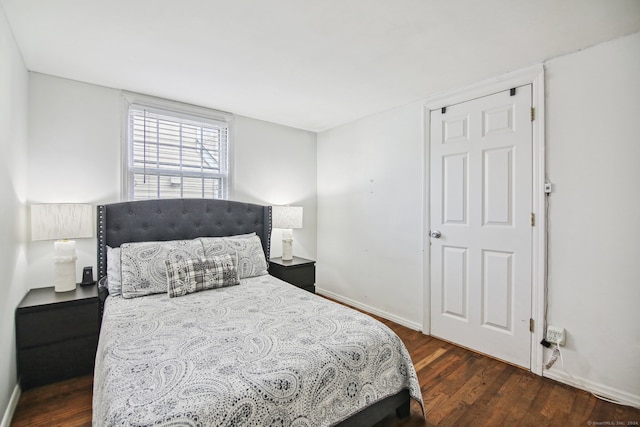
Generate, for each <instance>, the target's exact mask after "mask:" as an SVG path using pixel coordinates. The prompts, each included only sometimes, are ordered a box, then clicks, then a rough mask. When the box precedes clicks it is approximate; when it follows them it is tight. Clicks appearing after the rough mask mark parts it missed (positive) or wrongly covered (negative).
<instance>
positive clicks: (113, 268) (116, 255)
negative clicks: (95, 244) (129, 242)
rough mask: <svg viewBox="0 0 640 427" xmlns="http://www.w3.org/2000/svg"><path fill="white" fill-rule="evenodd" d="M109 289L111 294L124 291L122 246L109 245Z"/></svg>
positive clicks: (118, 293)
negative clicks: (121, 258)
mask: <svg viewBox="0 0 640 427" xmlns="http://www.w3.org/2000/svg"><path fill="white" fill-rule="evenodd" d="M107 289H109V295H113V296H117V295H120V294H121V293H122V272H121V269H120V248H111V247H109V246H107Z"/></svg>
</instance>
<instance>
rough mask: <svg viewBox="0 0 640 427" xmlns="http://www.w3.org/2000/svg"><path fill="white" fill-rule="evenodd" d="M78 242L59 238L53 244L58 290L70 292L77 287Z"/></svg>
mask: <svg viewBox="0 0 640 427" xmlns="http://www.w3.org/2000/svg"><path fill="white" fill-rule="evenodd" d="M76 259H77V257H76V242H74V241H73V240H65V241H62V240H58V241H57V242H55V243H54V244H53V262H54V265H55V280H54V282H53V287H54V289H55V291H56V292H69V291H73V290H75V289H76Z"/></svg>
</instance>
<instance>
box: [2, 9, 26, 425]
mask: <svg viewBox="0 0 640 427" xmlns="http://www.w3.org/2000/svg"><path fill="white" fill-rule="evenodd" d="M28 89H29V86H28V73H27V69H26V67H25V65H24V62H23V60H22V56H21V54H20V51H19V50H18V47H17V45H16V42H15V40H14V39H13V34H12V33H11V30H10V28H9V24H8V23H7V21H6V18H5V15H4V11H3V9H2V8H1V7H0V94H2V95H1V96H0V153H1V154H0V237H1V238H0V272H2V280H1V281H0V419H2V417H3V416H4V414H5V409H6V408H7V405H8V404H9V401H10V398H11V394H12V392H13V390H14V388H15V385H16V380H17V378H16V358H15V332H14V331H15V326H14V313H15V309H16V306H17V305H18V303H19V302H20V300H21V299H22V297H23V296H24V294H25V292H26V289H28V288H27V286H26V284H25V280H24V272H25V270H26V267H25V264H26V254H25V240H26V233H25V231H26V225H25V224H26V209H25V202H26V197H27V179H26V178H27V173H26V160H27V148H26V147H27V133H28V131H27V129H28V128H27V102H28ZM5 421H6V420H5Z"/></svg>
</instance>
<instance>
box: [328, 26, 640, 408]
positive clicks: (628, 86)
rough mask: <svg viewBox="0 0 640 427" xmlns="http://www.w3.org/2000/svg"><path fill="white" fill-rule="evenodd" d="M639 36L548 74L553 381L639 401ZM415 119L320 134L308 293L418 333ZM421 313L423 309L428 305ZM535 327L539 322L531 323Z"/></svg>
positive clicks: (409, 110) (407, 114)
mask: <svg viewBox="0 0 640 427" xmlns="http://www.w3.org/2000/svg"><path fill="white" fill-rule="evenodd" d="M638 52H640V34H635V35H632V36H629V37H625V38H622V39H618V40H615V41H612V42H609V43H604V44H601V45H598V46H595V47H593V48H590V49H586V50H584V51H581V52H578V53H574V54H571V55H567V56H564V57H561V58H557V59H554V60H552V61H549V62H548V63H547V64H546V68H547V72H546V83H545V84H546V90H547V93H546V109H547V110H546V125H547V127H546V145H547V162H548V163H547V170H548V174H549V177H550V179H551V181H553V183H554V184H555V187H554V188H555V192H554V193H553V194H552V195H551V199H550V201H551V208H550V220H549V224H550V235H549V256H550V264H549V311H548V319H549V321H550V322H551V323H552V324H556V325H559V326H562V327H564V328H566V329H567V332H568V338H567V345H566V347H565V348H564V356H565V357H564V359H565V368H566V370H567V372H569V373H570V374H571V375H572V376H574V377H575V378H578V379H579V380H574V379H572V378H571V376H570V375H568V374H565V373H564V372H562V371H561V369H559V367H560V366H559V365H560V364H559V363H558V364H557V365H558V366H556V367H554V368H553V369H552V370H551V372H550V375H554V376H555V377H556V378H558V379H560V380H562V381H565V382H569V383H572V384H574V385H577V386H582V387H584V386H585V385H586V386H590V387H591V388H595V389H597V390H598V391H600V392H603V393H605V394H609V395H610V396H614V397H616V398H620V399H623V400H626V401H627V402H633V403H634V404H636V405H640V309H639V307H638V304H639V302H640V262H639V260H640V244H639V243H638V241H639V240H640V221H639V219H640V196H639V195H640V190H639V186H640V167H638V164H639V159H640V140H639V139H638V135H640V78H639V77H640V55H638ZM421 126H422V116H421V109H420V108H419V106H416V105H409V106H406V107H402V108H399V109H396V110H393V111H390V112H386V113H382V114H379V115H376V116H373V117H369V118H365V119H362V120H358V121H356V122H353V123H350V124H347V125H344V126H341V127H339V128H337V129H333V130H330V131H327V132H323V133H321V134H319V136H318V235H319V236H320V238H319V240H318V286H319V287H320V288H321V289H322V291H324V290H326V291H329V292H328V294H335V295H337V296H339V297H341V298H342V299H350V300H353V302H354V303H355V304H356V305H368V306H370V307H371V308H372V309H373V311H377V312H381V313H386V314H387V317H390V318H393V317H396V318H399V319H400V320H406V323H407V324H410V323H415V324H421V318H420V313H421V310H422V301H423V299H422V293H421V290H422V286H423V279H424V277H423V275H421V271H422V268H423V262H422V256H421V247H420V244H421V241H422V235H421V233H424V232H425V230H424V229H423V228H424V227H422V224H421V218H422V213H423V207H422V203H421V200H422V199H421V198H422V196H423V194H424V186H423V184H422V182H421V181H422V171H423V169H422V157H423V156H422V153H423V151H422V150H423V146H424V141H423V138H422V129H421ZM424 309H425V310H428V308H427V307H425V308H424ZM540 323H541V322H539V323H538V324H540Z"/></svg>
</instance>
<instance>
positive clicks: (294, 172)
mask: <svg viewBox="0 0 640 427" xmlns="http://www.w3.org/2000/svg"><path fill="white" fill-rule="evenodd" d="M234 131H235V140H234V159H235V162H234V168H235V170H234V194H233V197H234V198H235V199H236V200H242V201H246V202H250V203H259V204H266V205H292V206H302V207H303V214H302V215H303V224H302V227H303V228H302V229H299V230H293V238H294V243H293V253H294V255H296V256H301V257H303V258H310V259H314V260H315V259H316V211H317V201H316V187H317V186H316V179H317V172H316V134H315V132H308V131H305V130H300V129H294V128H290V127H285V126H281V125H277V124H274V123H269V122H264V121H260V120H255V119H250V118H247V117H242V116H236V119H235V121H234ZM281 255H282V232H281V230H273V234H272V238H271V257H274V258H275V257H279V256H281Z"/></svg>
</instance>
